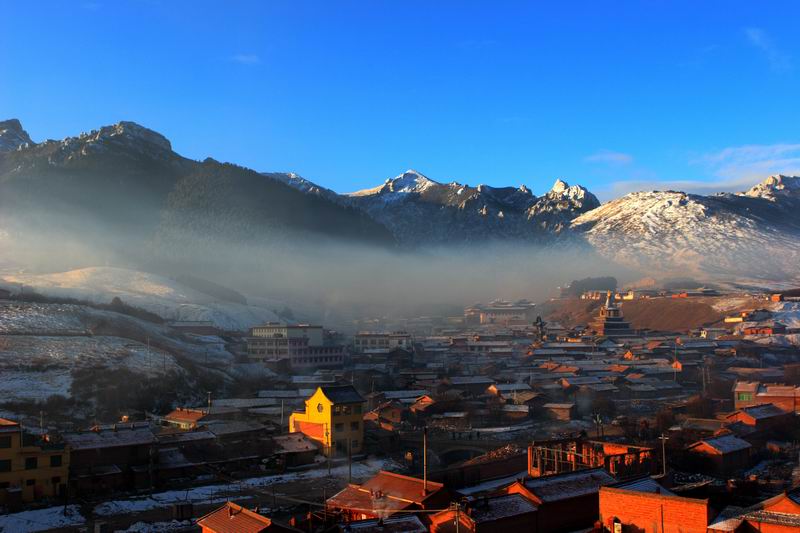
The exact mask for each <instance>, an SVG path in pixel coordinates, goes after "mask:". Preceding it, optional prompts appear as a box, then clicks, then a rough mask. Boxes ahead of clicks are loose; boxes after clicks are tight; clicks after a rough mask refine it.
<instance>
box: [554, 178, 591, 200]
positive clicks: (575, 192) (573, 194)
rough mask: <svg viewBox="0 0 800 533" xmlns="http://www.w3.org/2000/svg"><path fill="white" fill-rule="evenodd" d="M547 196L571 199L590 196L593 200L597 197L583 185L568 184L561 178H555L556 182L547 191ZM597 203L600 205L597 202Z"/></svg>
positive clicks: (581, 198)
mask: <svg viewBox="0 0 800 533" xmlns="http://www.w3.org/2000/svg"><path fill="white" fill-rule="evenodd" d="M547 196H548V197H549V198H564V199H571V200H578V201H580V200H583V199H585V198H589V197H591V198H592V199H594V200H595V201H596V200H597V198H595V196H594V195H593V194H592V193H590V192H589V191H588V190H587V189H586V188H585V187H582V186H581V185H572V186H570V184H569V183H567V182H566V181H564V180H562V179H560V178H559V179H556V182H555V183H554V184H553V187H552V188H551V189H550V191H549V192H548V193H547ZM597 205H600V203H599V202H597Z"/></svg>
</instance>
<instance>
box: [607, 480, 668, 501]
mask: <svg viewBox="0 0 800 533" xmlns="http://www.w3.org/2000/svg"><path fill="white" fill-rule="evenodd" d="M614 488H615V489H623V490H631V491H635V492H649V493H652V494H665V495H667V496H675V493H674V492H672V491H670V490H668V489H666V488H664V487H662V486H661V484H659V483H658V482H657V481H656V480H655V479H653V478H651V477H650V476H647V477H643V478H639V479H632V480H630V481H625V482H623V483H619V484H616V485H614Z"/></svg>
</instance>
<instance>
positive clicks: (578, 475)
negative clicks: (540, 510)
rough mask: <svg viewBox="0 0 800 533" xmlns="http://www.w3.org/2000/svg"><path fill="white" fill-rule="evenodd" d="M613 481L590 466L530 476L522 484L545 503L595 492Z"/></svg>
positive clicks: (602, 471)
mask: <svg viewBox="0 0 800 533" xmlns="http://www.w3.org/2000/svg"><path fill="white" fill-rule="evenodd" d="M613 482H614V478H613V477H611V475H610V474H608V473H607V472H606V471H605V470H603V469H602V468H592V469H589V470H577V471H575V472H567V473H564V474H554V475H551V476H543V477H537V478H530V479H526V480H525V481H524V485H525V488H527V489H528V490H529V491H531V492H532V493H533V494H535V495H536V496H537V497H538V498H539V499H541V500H542V502H544V503H547V502H556V501H561V500H567V499H570V498H577V497H579V496H585V495H587V494H592V493H596V492H598V491H599V490H600V487H602V486H604V485H610V484H611V483H613Z"/></svg>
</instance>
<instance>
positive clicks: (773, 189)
mask: <svg viewBox="0 0 800 533" xmlns="http://www.w3.org/2000/svg"><path fill="white" fill-rule="evenodd" d="M798 192H800V176H784V175H783V174H776V175H774V176H769V177H768V178H767V179H765V180H764V181H762V182H761V183H758V184H756V185H754V186H753V187H752V188H750V189H749V190H747V191H745V192H743V193H739V195H740V196H749V197H751V198H765V199H767V200H772V201H774V200H775V199H776V198H777V197H778V196H786V195H789V194H795V193H798Z"/></svg>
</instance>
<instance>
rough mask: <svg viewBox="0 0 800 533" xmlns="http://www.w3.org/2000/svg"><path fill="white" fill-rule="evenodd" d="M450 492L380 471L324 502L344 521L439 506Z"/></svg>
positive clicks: (446, 499) (432, 484)
mask: <svg viewBox="0 0 800 533" xmlns="http://www.w3.org/2000/svg"><path fill="white" fill-rule="evenodd" d="M448 503H449V495H448V492H447V491H446V490H445V488H444V485H442V484H441V483H434V482H433V481H428V482H427V487H426V486H425V483H424V481H423V480H422V479H419V478H415V477H410V476H404V475H401V474H395V473H393V472H386V471H385V470H381V471H380V472H378V473H377V474H376V475H375V476H374V477H372V478H371V479H369V480H368V481H366V482H364V483H362V484H361V485H355V484H351V485H348V486H347V487H345V488H344V489H342V490H341V491H340V492H339V493H338V494H335V495H334V496H332V497H331V498H329V499H328V501H327V506H328V510H329V511H330V512H338V513H340V514H341V515H342V519H343V520H344V521H346V522H350V521H355V520H366V519H369V518H386V517H389V516H392V515H393V514H395V513H397V512H398V511H405V510H409V509H442V508H444V507H446V506H447V504H448Z"/></svg>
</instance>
